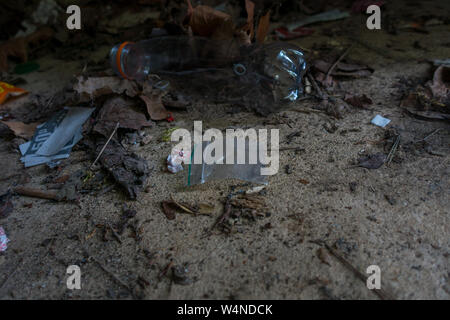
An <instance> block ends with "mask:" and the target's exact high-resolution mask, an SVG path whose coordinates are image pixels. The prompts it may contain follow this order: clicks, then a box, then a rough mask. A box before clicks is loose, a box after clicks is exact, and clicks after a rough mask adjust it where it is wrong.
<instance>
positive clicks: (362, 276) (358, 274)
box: [324, 243, 395, 300]
mask: <svg viewBox="0 0 450 320" xmlns="http://www.w3.org/2000/svg"><path fill="white" fill-rule="evenodd" d="M324 246H325V248H326V249H327V250H328V251H329V252H330V253H331V254H332V255H333V256H334V257H335V258H336V259H338V260H339V262H341V263H342V264H343V265H344V266H345V267H347V269H349V270H350V271H352V272H353V274H354V275H355V276H356V277H357V278H359V279H361V280H362V281H363V282H364V284H365V283H366V280H367V279H366V275H365V274H363V273H362V272H361V271H359V270H358V269H356V268H355V267H354V266H353V265H352V264H351V263H350V262H348V261H347V260H346V259H345V258H344V257H343V256H341V255H340V254H338V253H337V252H336V251H335V250H333V248H331V247H330V246H329V245H327V244H326V243H324ZM371 291H373V292H374V293H375V294H376V295H377V296H378V297H379V298H380V299H382V300H395V299H394V298H393V297H392V296H391V295H390V294H389V293H387V292H386V291H385V290H383V289H376V290H371Z"/></svg>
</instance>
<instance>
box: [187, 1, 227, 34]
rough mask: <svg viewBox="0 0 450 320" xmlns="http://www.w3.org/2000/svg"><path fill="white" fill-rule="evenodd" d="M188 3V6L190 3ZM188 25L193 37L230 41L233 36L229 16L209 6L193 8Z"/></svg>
mask: <svg viewBox="0 0 450 320" xmlns="http://www.w3.org/2000/svg"><path fill="white" fill-rule="evenodd" d="M188 3H189V5H190V1H188ZM190 10H191V9H189V11H190ZM188 24H189V26H190V27H191V29H192V32H193V33H194V34H195V35H199V36H202V37H211V38H215V39H231V38H233V35H234V25H233V21H232V19H231V16H230V15H229V14H226V13H224V12H222V11H219V10H215V9H214V8H212V7H210V6H204V5H200V6H197V7H195V8H193V9H192V14H191V15H190V19H189V23H188Z"/></svg>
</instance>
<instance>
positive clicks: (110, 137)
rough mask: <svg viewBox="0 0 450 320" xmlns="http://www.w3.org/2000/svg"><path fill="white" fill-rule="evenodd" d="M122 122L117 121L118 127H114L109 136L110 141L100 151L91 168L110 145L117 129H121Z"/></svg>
mask: <svg viewBox="0 0 450 320" xmlns="http://www.w3.org/2000/svg"><path fill="white" fill-rule="evenodd" d="M119 126H120V123H119V122H117V124H116V127H115V128H114V131H113V132H112V133H111V135H110V136H109V139H108V141H106V143H105V145H104V146H103V148H102V150H101V151H100V153H99V154H98V156H97V159H95V161H94V162H93V163H92V164H91V166H90V167H89V170H90V169H92V167H94V166H95V165H96V164H97V161H98V160H99V159H100V157H101V156H102V154H103V152H105V149H106V147H107V146H108V144H109V142H110V141H111V139H112V137H113V136H114V135H115V134H116V131H117V129H119Z"/></svg>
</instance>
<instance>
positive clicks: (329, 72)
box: [325, 45, 353, 79]
mask: <svg viewBox="0 0 450 320" xmlns="http://www.w3.org/2000/svg"><path fill="white" fill-rule="evenodd" d="M351 48H353V45H351V46H350V47H348V48H347V50H345V51H344V53H343V54H341V56H340V57H339V58H338V59H337V60H336V62H335V63H333V65H332V66H331V67H330V69H328V72H327V76H326V77H325V79H328V77H329V76H330V75H331V73H332V72H333V70H334V69H335V68H336V66H337V65H338V64H339V62H341V61H342V59H344V57H345V56H346V55H347V54H348V53H349V52H350V49H351Z"/></svg>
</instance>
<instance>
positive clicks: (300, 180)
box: [298, 179, 309, 185]
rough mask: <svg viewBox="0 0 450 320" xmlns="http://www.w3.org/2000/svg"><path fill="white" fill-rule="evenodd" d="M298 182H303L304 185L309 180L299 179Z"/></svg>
mask: <svg viewBox="0 0 450 320" xmlns="http://www.w3.org/2000/svg"><path fill="white" fill-rule="evenodd" d="M298 182H300V183H301V184H304V185H307V184H309V181H308V180H306V179H299V180H298Z"/></svg>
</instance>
